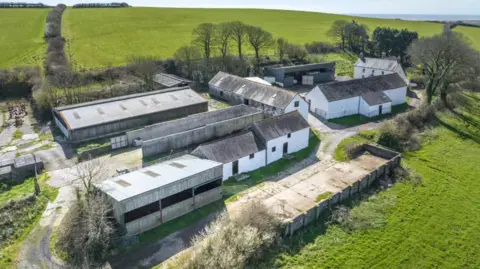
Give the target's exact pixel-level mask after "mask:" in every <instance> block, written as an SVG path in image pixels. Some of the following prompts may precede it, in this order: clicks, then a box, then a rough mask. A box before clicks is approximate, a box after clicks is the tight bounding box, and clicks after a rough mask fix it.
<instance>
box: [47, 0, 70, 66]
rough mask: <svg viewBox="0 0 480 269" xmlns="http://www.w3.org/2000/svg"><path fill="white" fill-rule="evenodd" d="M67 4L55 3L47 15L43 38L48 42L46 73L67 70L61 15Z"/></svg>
mask: <svg viewBox="0 0 480 269" xmlns="http://www.w3.org/2000/svg"><path fill="white" fill-rule="evenodd" d="M66 8H67V6H65V5H63V4H59V5H57V6H56V7H55V8H54V9H52V10H51V11H50V12H49V13H48V15H47V22H46V24H45V34H44V36H45V39H46V41H47V43H48V46H47V57H46V59H45V71H46V73H47V75H51V74H54V73H59V72H68V71H69V68H70V67H69V64H68V60H67V57H66V56H65V50H64V46H65V39H63V37H62V15H63V12H64V11H65V9H66Z"/></svg>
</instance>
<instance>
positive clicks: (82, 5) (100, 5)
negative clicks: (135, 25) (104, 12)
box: [72, 2, 129, 8]
mask: <svg viewBox="0 0 480 269" xmlns="http://www.w3.org/2000/svg"><path fill="white" fill-rule="evenodd" d="M117 7H129V5H128V4H127V3H125V2H121V3H117V2H112V3H80V4H75V5H73V6H72V8H117Z"/></svg>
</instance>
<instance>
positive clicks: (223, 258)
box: [169, 202, 281, 269]
mask: <svg viewBox="0 0 480 269" xmlns="http://www.w3.org/2000/svg"><path fill="white" fill-rule="evenodd" d="M280 231H281V220H280V219H278V218H277V217H276V216H275V215H274V214H273V213H272V212H271V211H270V210H268V209H267V208H266V207H265V206H264V205H263V203H260V202H252V203H250V204H247V205H245V206H244V207H243V209H242V210H241V212H239V214H238V215H235V216H229V215H228V214H227V213H226V212H224V213H223V214H221V215H220V216H219V217H218V218H217V219H216V220H215V221H214V222H213V223H211V224H210V225H208V227H207V228H206V229H205V231H204V232H202V233H201V234H199V235H197V236H195V238H194V239H193V241H192V248H191V249H189V250H188V251H187V252H186V253H184V254H182V255H180V257H178V258H177V259H176V260H175V262H174V263H173V264H172V265H170V266H169V267H170V268H182V269H201V268H218V269H241V268H245V267H246V266H248V265H254V264H256V263H257V262H258V261H260V260H261V259H262V258H263V253H265V252H266V251H267V250H268V248H270V247H271V246H273V245H275V244H278V243H279V241H280Z"/></svg>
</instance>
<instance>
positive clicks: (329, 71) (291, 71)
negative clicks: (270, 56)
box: [265, 62, 335, 88]
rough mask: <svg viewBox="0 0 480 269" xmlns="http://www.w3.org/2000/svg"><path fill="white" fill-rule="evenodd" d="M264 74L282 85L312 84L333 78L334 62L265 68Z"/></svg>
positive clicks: (332, 79)
mask: <svg viewBox="0 0 480 269" xmlns="http://www.w3.org/2000/svg"><path fill="white" fill-rule="evenodd" d="M265 75H266V76H270V77H274V78H275V82H279V83H282V84H283V87H286V88H288V87H292V86H294V85H295V81H296V82H297V84H300V85H314V84H316V83H325V82H329V81H334V80H335V63H334V62H332V63H320V64H301V65H291V66H277V67H267V68H265Z"/></svg>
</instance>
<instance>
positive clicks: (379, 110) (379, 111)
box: [378, 105, 383, 115]
mask: <svg viewBox="0 0 480 269" xmlns="http://www.w3.org/2000/svg"><path fill="white" fill-rule="evenodd" d="M382 109H383V107H382V106H381V105H380V106H378V115H382Z"/></svg>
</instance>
